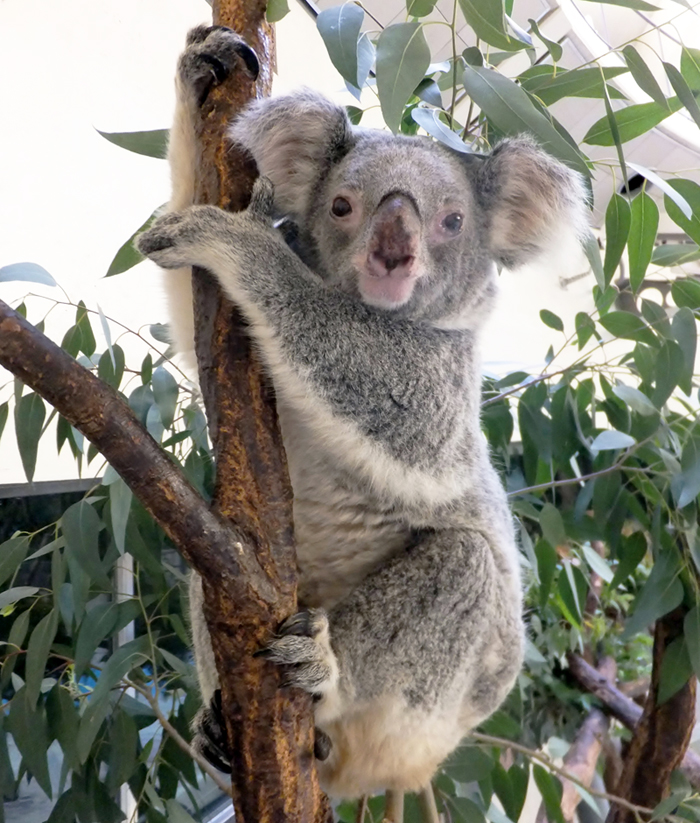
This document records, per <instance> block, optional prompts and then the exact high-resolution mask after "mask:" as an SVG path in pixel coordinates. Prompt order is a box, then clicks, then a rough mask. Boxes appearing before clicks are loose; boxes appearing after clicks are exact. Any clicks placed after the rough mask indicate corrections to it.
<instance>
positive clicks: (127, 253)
mask: <svg viewBox="0 0 700 823" xmlns="http://www.w3.org/2000/svg"><path fill="white" fill-rule="evenodd" d="M162 209H163V206H159V207H158V208H157V209H156V210H155V211H154V212H153V214H152V215H151V216H150V217H149V218H148V220H146V222H145V223H144V224H143V225H142V226H139V227H138V229H136V231H135V232H134V233H133V234H132V235H131V237H130V238H129V239H128V240H127V241H126V242H125V243H124V244H123V245H122V246H121V248H120V249H119V251H118V252H117V253H116V254H115V255H114V259H113V260H112V262H111V263H110V264H109V268H108V269H107V274H105V277H112V276H113V275H115V274H122V273H123V272H125V271H128V270H129V269H131V268H133V267H134V266H135V265H136V264H137V263H140V262H141V261H142V260H143V259H144V258H143V255H142V254H141V253H140V252H139V251H138V250H137V248H136V246H135V245H134V238H135V237H136V235H137V234H140V233H141V232H142V231H146V229H148V228H149V227H150V225H151V223H153V221H154V220H155V219H156V217H158V215H159V214H160V212H161V211H162Z"/></svg>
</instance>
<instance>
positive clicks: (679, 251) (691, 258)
mask: <svg viewBox="0 0 700 823" xmlns="http://www.w3.org/2000/svg"><path fill="white" fill-rule="evenodd" d="M696 260H700V246H698V245H697V244H695V243H664V245H663V246H657V247H656V248H655V249H654V253H653V254H652V255H651V262H652V263H653V264H654V265H655V266H682V265H683V264H684V263H693V262H695V261H696ZM685 282H693V283H695V281H686V280H674V281H673V283H672V284H671V290H673V288H674V286H675V285H676V283H685ZM674 302H675V298H674ZM676 305H678V303H676ZM681 305H688V304H687V303H683V304H681ZM698 307H699V306H698V305H697V304H696V306H695V308H698ZM689 308H693V306H690V307H689Z"/></svg>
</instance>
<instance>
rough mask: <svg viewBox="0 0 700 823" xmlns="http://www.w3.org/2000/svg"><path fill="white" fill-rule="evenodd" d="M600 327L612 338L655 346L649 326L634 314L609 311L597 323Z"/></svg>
mask: <svg viewBox="0 0 700 823" xmlns="http://www.w3.org/2000/svg"><path fill="white" fill-rule="evenodd" d="M598 322H599V323H600V325H601V326H602V327H603V328H604V329H605V330H606V331H607V332H609V333H610V334H612V335H613V336H614V337H622V338H623V339H624V340H638V341H639V342H640V343H646V344H647V345H649V346H654V347H656V346H657V341H656V337H654V333H653V332H652V331H651V329H650V328H649V326H647V324H646V323H645V322H644V320H642V318H641V317H638V316H637V315H635V314H631V313H630V312H626V311H611V312H608V313H607V314H605V315H603V316H602V317H601V318H600V320H599V321H598Z"/></svg>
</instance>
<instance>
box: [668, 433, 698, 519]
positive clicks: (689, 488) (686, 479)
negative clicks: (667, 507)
mask: <svg viewBox="0 0 700 823" xmlns="http://www.w3.org/2000/svg"><path fill="white" fill-rule="evenodd" d="M681 470H682V471H681V474H680V475H678V476H676V477H674V478H673V482H672V483H671V489H672V490H673V493H674V496H675V497H676V506H678V508H679V509H682V508H684V507H685V506H687V505H688V503H692V502H693V500H695V498H696V497H697V496H698V494H700V439H698V438H696V437H691V438H690V440H688V442H687V443H686V444H685V446H684V447H683V452H682V454H681Z"/></svg>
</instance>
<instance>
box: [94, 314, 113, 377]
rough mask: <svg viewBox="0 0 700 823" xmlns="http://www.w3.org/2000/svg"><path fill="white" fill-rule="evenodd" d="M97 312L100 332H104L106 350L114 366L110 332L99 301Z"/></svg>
mask: <svg viewBox="0 0 700 823" xmlns="http://www.w3.org/2000/svg"><path fill="white" fill-rule="evenodd" d="M97 312H98V314H99V316H100V325H101V326H102V334H104V336H105V342H106V343H107V350H108V351H109V356H110V357H111V359H112V366H114V368H116V367H117V364H116V362H115V360H114V352H113V351H112V332H111V331H110V328H109V323H108V322H107V318H106V317H105V313H104V312H103V311H102V306H100V304H99V303H98V304H97Z"/></svg>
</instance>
